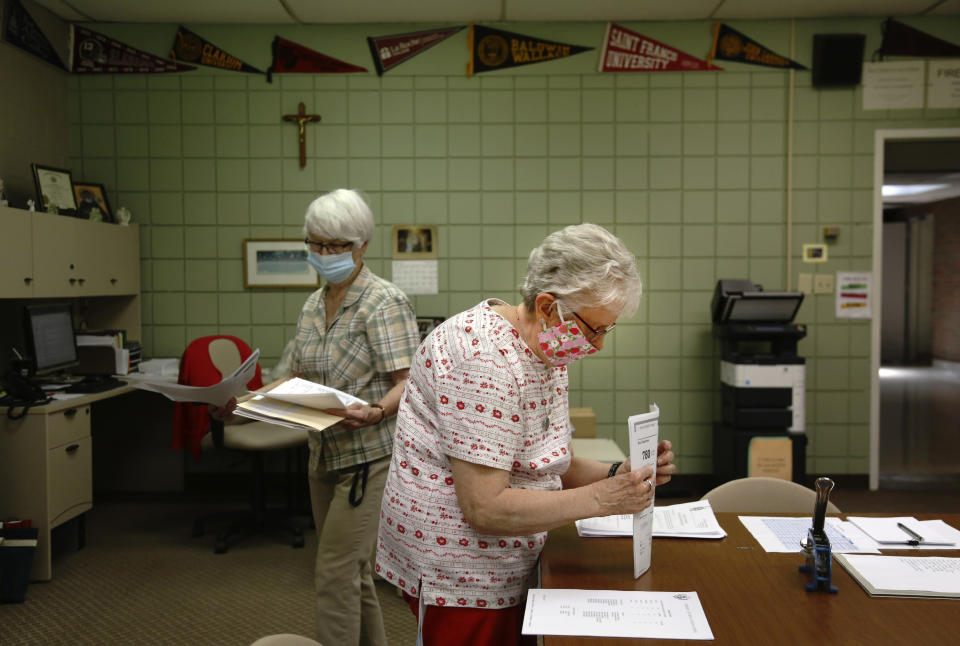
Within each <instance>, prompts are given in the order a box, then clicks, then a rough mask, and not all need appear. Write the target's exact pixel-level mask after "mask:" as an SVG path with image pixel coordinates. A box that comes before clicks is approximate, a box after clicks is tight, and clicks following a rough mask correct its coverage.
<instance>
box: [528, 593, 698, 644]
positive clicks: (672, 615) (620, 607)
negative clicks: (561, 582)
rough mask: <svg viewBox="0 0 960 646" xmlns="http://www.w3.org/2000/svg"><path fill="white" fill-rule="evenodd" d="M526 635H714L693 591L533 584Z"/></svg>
mask: <svg viewBox="0 0 960 646" xmlns="http://www.w3.org/2000/svg"><path fill="white" fill-rule="evenodd" d="M523 634H524V635H576V636H583V637H633V638H638V637H640V638H648V639H650V638H657V639H713V631H711V630H710V624H709V623H708V622H707V616H706V615H705V614H704V612H703V606H702V605H701V604H700V597H698V596H697V593H696V592H635V591H621V590H565V589H557V590H548V589H541V588H534V589H533V590H530V592H529V594H528V595H527V605H526V608H525V609H524V613H523Z"/></svg>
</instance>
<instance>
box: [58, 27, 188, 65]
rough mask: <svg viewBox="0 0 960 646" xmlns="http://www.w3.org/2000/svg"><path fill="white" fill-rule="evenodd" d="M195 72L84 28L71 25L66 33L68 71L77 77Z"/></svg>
mask: <svg viewBox="0 0 960 646" xmlns="http://www.w3.org/2000/svg"><path fill="white" fill-rule="evenodd" d="M195 69H197V68H196V67H194V66H193V65H184V64H183V63H176V62H174V61H168V60H166V59H163V58H160V57H159V56H154V55H153V54H149V53H147V52H144V51H141V50H139V49H137V48H136V47H130V46H129V45H125V44H123V43H121V42H120V41H118V40H114V39H113V38H110V37H109V36H104V35H103V34H98V33H97V32H95V31H90V30H89V29H86V28H84V27H78V26H76V25H73V28H72V30H71V32H70V71H71V72H75V73H77V74H165V73H168V72H188V71H190V70H195Z"/></svg>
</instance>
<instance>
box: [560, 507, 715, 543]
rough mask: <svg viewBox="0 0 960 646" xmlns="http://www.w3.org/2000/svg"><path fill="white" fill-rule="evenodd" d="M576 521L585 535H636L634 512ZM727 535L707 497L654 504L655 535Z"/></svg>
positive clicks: (661, 536)
mask: <svg viewBox="0 0 960 646" xmlns="http://www.w3.org/2000/svg"><path fill="white" fill-rule="evenodd" d="M576 525H577V533H578V534H579V535H580V536H583V537H585V538H586V537H604V536H632V535H633V515H632V514H618V515H616V516H601V517H598V518H584V519H583V520H578V521H577V522H576ZM726 535H727V533H726V532H725V531H724V530H723V528H722V527H720V523H718V522H717V517H716V516H715V515H714V513H713V509H712V508H711V507H710V501H708V500H696V501H694V502H685V503H682V504H679V505H667V506H664V507H654V508H653V537H654V538H723V537H725V536H726Z"/></svg>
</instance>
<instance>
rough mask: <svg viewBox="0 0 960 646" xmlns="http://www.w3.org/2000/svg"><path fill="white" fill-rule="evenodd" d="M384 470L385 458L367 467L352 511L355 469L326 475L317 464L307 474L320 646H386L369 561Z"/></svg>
mask: <svg viewBox="0 0 960 646" xmlns="http://www.w3.org/2000/svg"><path fill="white" fill-rule="evenodd" d="M389 468H390V456H387V457H385V458H382V459H380V460H376V461H374V462H371V463H370V464H369V471H368V473H367V486H366V491H365V492H364V495H363V500H362V502H361V503H360V505H359V506H357V507H354V506H352V505H351V504H350V488H351V486H352V485H353V480H354V473H355V472H356V467H351V468H347V469H343V470H340V471H327V469H326V468H325V467H324V465H323V459H322V458H321V459H320V460H319V464H318V466H317V468H316V470H311V471H310V474H309V481H310V500H311V503H312V506H313V522H314V524H315V525H316V528H317V564H316V570H315V574H314V584H315V587H316V592H317V640H318V641H319V642H320V643H321V644H323V645H324V646H355V645H364V646H368V645H369V646H386V645H387V637H386V633H385V632H384V628H383V616H382V615H381V614H380V602H379V601H378V600H377V591H376V589H375V587H374V583H373V576H372V573H373V568H372V567H371V564H370V556H371V554H373V553H374V552H373V550H374V547H375V545H376V543H377V530H378V528H379V525H380V500H381V498H382V497H383V488H384V485H385V484H386V481H387V471H388V470H389ZM359 493H360V483H358V484H357V495H359Z"/></svg>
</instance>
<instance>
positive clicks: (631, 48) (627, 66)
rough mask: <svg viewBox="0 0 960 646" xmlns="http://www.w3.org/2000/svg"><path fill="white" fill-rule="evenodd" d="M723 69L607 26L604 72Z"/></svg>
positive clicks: (602, 53) (601, 56) (602, 70)
mask: <svg viewBox="0 0 960 646" xmlns="http://www.w3.org/2000/svg"><path fill="white" fill-rule="evenodd" d="M722 69H723V68H721V67H717V66H716V65H713V64H711V63H708V62H706V61H703V60H700V59H699V58H696V57H694V56H690V55H689V54H686V53H684V52H681V51H680V50H679V49H675V48H673V47H670V46H669V45H665V44H663V43H661V42H660V41H657V40H654V39H652V38H647V37H646V36H643V35H642V34H638V33H637V32H635V31H630V30H629V29H627V28H626V27H621V26H620V25H617V24H614V23H612V22H611V23H608V24H607V33H606V36H604V39H603V51H602V52H601V53H600V66H599V70H600V71H601V72H699V71H706V70H712V71H721V70H722Z"/></svg>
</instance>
